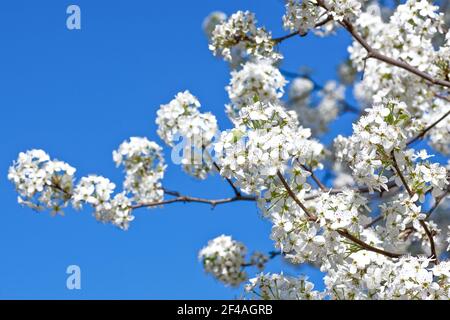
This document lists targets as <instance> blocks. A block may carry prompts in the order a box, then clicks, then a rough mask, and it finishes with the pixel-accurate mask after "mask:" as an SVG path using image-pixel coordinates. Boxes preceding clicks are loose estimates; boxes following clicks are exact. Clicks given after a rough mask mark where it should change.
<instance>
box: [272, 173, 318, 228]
mask: <svg viewBox="0 0 450 320" xmlns="http://www.w3.org/2000/svg"><path fill="white" fill-rule="evenodd" d="M277 176H278V178H279V179H280V181H281V183H282V184H283V186H284V188H285V189H286V191H287V193H288V194H289V196H290V197H291V198H292V199H293V200H294V201H295V203H297V204H298V206H299V207H300V208H302V210H303V211H304V212H305V214H306V215H307V216H308V218H309V219H310V220H312V221H316V220H317V217H315V216H314V215H312V214H311V213H309V211H308V209H307V208H306V207H305V206H304V205H303V203H302V202H301V201H300V200H299V199H298V198H297V196H296V194H295V193H294V191H292V189H291V187H290V186H289V184H288V183H287V182H286V180H285V179H284V177H283V174H282V173H281V172H280V171H277Z"/></svg>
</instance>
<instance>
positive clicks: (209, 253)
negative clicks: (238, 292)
mask: <svg viewBox="0 0 450 320" xmlns="http://www.w3.org/2000/svg"><path fill="white" fill-rule="evenodd" d="M246 252H247V248H246V247H245V246H244V245H243V244H242V243H240V242H238V241H235V240H233V239H232V238H231V237H230V236H225V235H221V236H219V237H217V238H215V239H212V240H210V241H209V242H208V245H207V246H206V247H204V248H203V249H202V250H200V252H199V259H200V260H201V261H202V263H203V267H204V269H205V271H206V272H207V273H211V274H212V275H213V276H214V277H215V278H216V279H218V280H219V281H221V282H223V283H225V284H227V285H231V286H238V285H239V284H241V283H242V282H243V281H245V280H246V279H247V273H246V272H245V270H244V269H243V267H244V264H245V254H246Z"/></svg>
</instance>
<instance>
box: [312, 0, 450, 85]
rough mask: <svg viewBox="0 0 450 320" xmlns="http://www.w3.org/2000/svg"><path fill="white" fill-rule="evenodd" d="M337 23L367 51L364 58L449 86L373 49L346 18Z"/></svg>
mask: <svg viewBox="0 0 450 320" xmlns="http://www.w3.org/2000/svg"><path fill="white" fill-rule="evenodd" d="M317 3H318V5H319V6H320V7H322V8H324V9H325V10H327V11H330V10H329V9H328V7H327V6H326V5H325V3H324V2H323V0H317ZM338 23H339V24H340V25H341V26H343V27H344V29H346V30H347V31H348V32H349V33H350V34H351V36H352V37H353V38H354V39H355V40H356V41H357V42H358V43H359V44H360V45H361V46H362V47H363V48H364V49H366V51H367V57H366V59H369V58H374V59H377V60H380V61H383V62H386V63H388V64H390V65H393V66H396V67H399V68H401V69H404V70H407V71H409V72H411V73H413V74H415V75H417V76H419V77H421V78H423V79H425V80H427V81H428V82H430V83H432V84H435V85H440V86H443V87H447V88H450V82H449V81H447V80H442V79H436V78H434V77H433V76H431V75H429V74H428V73H426V72H423V71H420V70H419V69H417V68H415V67H413V66H412V65H410V64H408V63H406V62H403V61H400V60H396V59H393V58H391V57H388V56H386V55H384V54H382V53H380V52H378V51H377V50H375V49H374V48H372V47H371V46H370V45H369V44H368V43H367V41H366V40H365V39H364V38H363V37H362V36H361V35H360V34H359V33H358V32H357V31H356V30H355V27H354V26H353V24H352V23H351V22H350V21H349V20H348V19H347V18H343V19H342V21H338Z"/></svg>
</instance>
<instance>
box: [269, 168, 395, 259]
mask: <svg viewBox="0 0 450 320" xmlns="http://www.w3.org/2000/svg"><path fill="white" fill-rule="evenodd" d="M277 176H278V178H279V179H280V180H281V183H282V184H283V186H284V188H285V189H286V191H287V192H288V194H289V195H290V196H291V198H292V199H293V200H294V201H295V203H297V204H298V205H299V206H300V208H302V210H303V211H305V213H306V215H307V216H308V218H309V220H311V221H317V217H316V216H315V215H313V214H312V213H310V212H309V211H308V209H307V208H306V207H305V206H304V205H303V204H302V202H301V201H300V200H299V199H298V197H297V196H296V195H295V193H294V192H293V191H292V189H291V188H290V187H289V184H288V183H287V182H286V180H285V179H284V177H283V174H282V173H281V172H280V171H277ZM336 231H337V232H338V233H339V235H341V236H342V237H344V238H347V239H348V240H351V241H353V242H354V243H356V244H357V245H359V246H360V247H361V248H363V249H366V250H369V251H373V252H376V253H379V254H382V255H384V256H387V257H390V258H398V257H400V256H401V254H398V253H392V252H389V251H385V250H383V249H379V248H376V247H374V246H371V245H370V244H368V243H365V242H364V241H362V240H361V239H358V238H357V237H355V236H353V235H352V234H350V233H349V232H348V231H347V230H345V229H338V230H336Z"/></svg>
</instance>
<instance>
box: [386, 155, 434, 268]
mask: <svg viewBox="0 0 450 320" xmlns="http://www.w3.org/2000/svg"><path fill="white" fill-rule="evenodd" d="M392 160H393V164H394V168H395V171H396V173H397V175H398V176H399V177H400V180H402V183H403V186H404V187H405V189H406V191H407V192H408V194H409V197H410V198H412V197H413V196H414V193H413V192H412V191H411V189H410V188H409V186H408V183H407V182H406V179H405V177H404V176H403V174H402V172H401V171H400V168H399V167H398V164H397V160H396V159H395V153H394V151H392ZM419 223H420V225H421V226H422V228H423V229H424V230H425V233H426V234H427V237H428V240H429V241H430V248H431V257H430V258H433V259H434V263H435V264H438V263H439V260H438V255H437V252H436V246H435V244H434V238H433V235H432V234H431V231H430V229H428V226H427V224H426V223H425V221H423V220H419Z"/></svg>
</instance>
